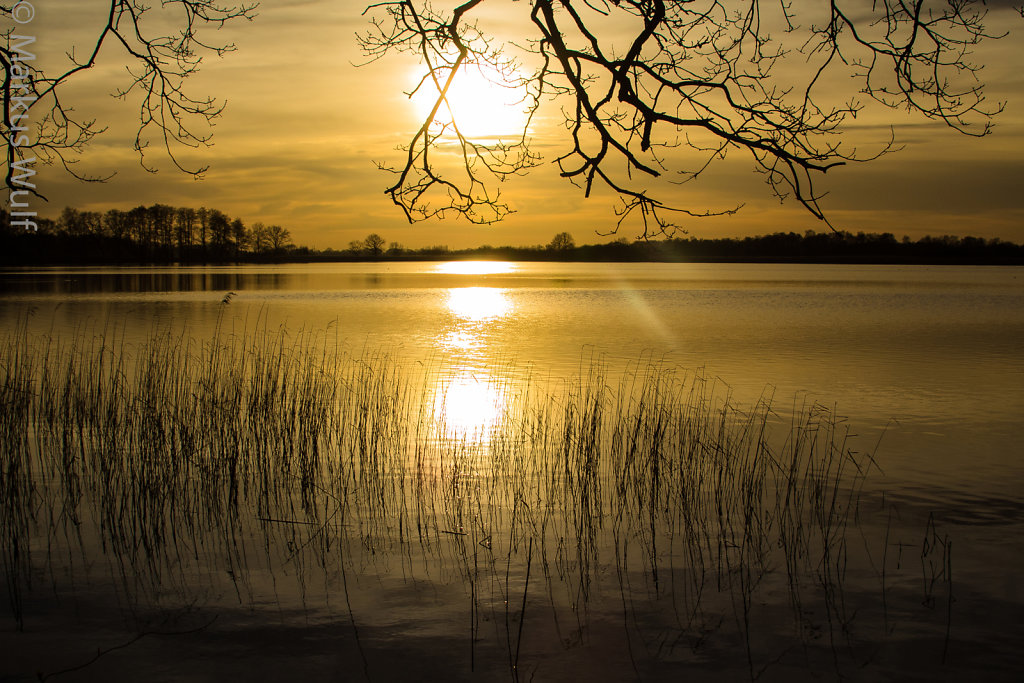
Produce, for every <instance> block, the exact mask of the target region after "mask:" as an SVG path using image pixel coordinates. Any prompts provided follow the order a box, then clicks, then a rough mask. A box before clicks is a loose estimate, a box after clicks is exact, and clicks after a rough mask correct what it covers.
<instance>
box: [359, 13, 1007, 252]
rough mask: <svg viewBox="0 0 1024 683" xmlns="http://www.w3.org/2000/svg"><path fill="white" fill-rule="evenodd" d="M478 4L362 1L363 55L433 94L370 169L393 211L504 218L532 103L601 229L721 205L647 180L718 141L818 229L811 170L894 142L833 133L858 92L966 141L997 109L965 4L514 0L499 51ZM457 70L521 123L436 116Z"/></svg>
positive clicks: (714, 152)
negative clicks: (395, 145)
mask: <svg viewBox="0 0 1024 683" xmlns="http://www.w3.org/2000/svg"><path fill="white" fill-rule="evenodd" d="M496 4H497V2H496V0H469V1H467V2H465V3H464V4H461V5H459V6H458V7H455V8H454V9H453V10H452V11H450V12H441V11H437V10H434V9H432V8H431V7H430V6H429V5H428V4H427V3H425V2H421V1H420V0H395V1H389V2H382V3H379V4H375V5H371V6H369V7H368V8H367V10H366V12H367V13H368V14H369V15H370V16H371V28H370V30H368V31H367V32H365V33H364V34H362V35H360V36H359V40H360V45H361V47H362V49H363V51H364V53H365V54H366V56H367V57H368V58H369V59H370V60H374V59H379V58H381V57H383V56H385V55H388V54H391V53H395V52H407V53H412V54H414V55H416V56H417V57H418V58H419V60H420V63H421V65H422V80H421V81H420V82H419V85H418V86H417V87H416V88H415V89H414V91H413V93H409V95H410V96H411V95H412V94H414V93H415V92H416V91H418V90H422V89H426V90H428V91H429V92H431V93H432V94H433V95H434V96H435V100H434V104H433V106H432V108H431V109H430V111H429V113H428V114H427V115H426V116H425V118H424V120H423V122H422V125H420V127H419V128H418V129H417V130H416V131H415V133H414V134H413V136H412V139H411V140H410V141H409V143H408V144H407V145H405V146H404V147H403V148H402V151H403V152H404V160H403V161H402V162H401V163H399V164H397V165H394V166H390V165H385V164H379V166H380V167H381V168H383V169H385V170H387V171H390V172H391V173H393V174H394V175H395V181H394V183H393V184H392V185H391V186H390V187H389V188H388V189H387V190H386V192H387V194H388V195H390V197H391V199H392V200H393V201H394V203H395V204H396V205H398V206H399V207H400V208H401V209H402V210H403V211H404V213H405V216H406V217H407V218H408V219H409V220H410V221H416V220H422V219H426V218H431V217H445V216H449V215H461V216H463V217H465V218H467V219H468V220H470V221H472V222H476V223H492V222H495V221H499V220H501V219H502V218H504V217H505V216H506V215H507V214H508V213H509V212H510V211H511V209H510V207H509V206H508V204H506V203H505V202H504V201H503V200H502V198H501V196H500V193H498V192H496V191H494V190H493V189H492V188H493V186H494V182H493V181H494V180H498V181H501V180H505V179H506V178H508V177H510V176H513V175H517V174H521V173H525V172H527V171H528V170H529V169H530V168H532V167H534V166H536V165H537V164H538V163H539V161H540V159H539V157H538V155H536V154H534V153H533V152H532V151H531V149H530V144H529V143H530V139H529V137H528V131H527V129H528V128H529V126H530V122H531V121H532V120H533V119H534V117H535V115H536V114H537V112H538V110H539V109H540V108H541V106H542V104H545V103H548V102H555V103H556V104H560V105H561V111H562V114H563V116H564V125H565V131H566V136H565V139H564V140H562V142H563V143H564V144H565V147H564V149H563V151H562V152H561V153H560V154H559V155H558V156H557V158H556V159H555V162H556V163H557V164H558V167H559V169H560V172H561V176H562V177H564V178H566V179H568V180H569V181H570V182H572V183H573V184H575V185H577V186H579V187H581V188H582V189H583V191H584V194H585V195H586V196H590V194H591V193H592V191H593V190H595V188H597V187H601V186H603V187H604V188H605V189H607V190H610V191H611V192H613V193H614V194H615V195H617V196H618V197H619V198H620V199H621V204H620V205H619V207H618V208H617V210H616V214H617V222H616V224H615V227H614V229H615V230H617V229H619V227H621V226H622V225H623V223H624V221H626V220H627V219H631V218H638V219H639V221H640V226H641V229H642V236H643V237H650V236H655V235H658V234H667V233H671V232H673V231H674V230H676V229H677V228H678V227H679V226H678V223H677V221H678V220H679V217H681V216H691V217H697V216H707V215H714V214H722V213H732V212H734V211H735V210H736V208H738V207H735V208H730V209H727V210H725V211H717V212H716V211H704V210H693V209H692V208H689V207H682V206H677V205H674V204H672V203H666V202H665V201H663V200H662V199H660V198H658V196H656V194H655V192H654V191H652V188H651V184H652V183H651V181H652V180H653V179H655V178H667V179H669V180H672V181H675V182H685V181H688V180H692V179H694V178H696V177H698V176H699V175H701V173H703V172H704V171H705V170H706V169H707V168H708V167H709V165H711V164H712V163H713V162H715V161H716V160H719V159H723V158H725V156H726V154H727V153H729V152H736V151H741V152H744V153H746V154H749V156H750V157H751V158H752V160H753V164H754V167H755V169H756V170H757V171H759V172H761V173H763V174H764V176H765V179H766V181H767V183H768V185H769V187H770V188H771V191H772V192H774V194H775V195H777V196H778V197H780V198H786V197H791V198H793V199H795V200H796V201H798V202H800V203H801V204H802V205H803V206H804V207H806V209H807V210H808V211H810V212H811V214H813V215H814V216H815V217H817V218H819V219H821V220H823V221H825V222H826V223H828V220H827V217H826V215H825V213H824V211H823V209H822V207H821V206H820V205H819V200H820V198H821V193H820V192H818V191H817V190H816V186H815V181H816V178H819V177H820V176H822V175H823V174H825V173H826V172H827V171H828V170H829V169H831V168H833V167H835V166H838V165H842V164H844V163H847V162H852V161H864V160H868V159H872V158H876V157H878V156H880V155H881V154H884V153H886V152H888V151H891V150H892V149H894V144H893V142H892V140H890V142H889V143H888V144H886V145H882V146H881V148H880V149H876V150H874V151H872V152H871V153H868V154H861V153H858V151H857V150H856V149H852V148H848V147H847V145H844V144H843V141H842V139H841V138H842V135H841V133H842V129H843V128H842V126H843V124H844V122H846V121H847V120H848V119H850V118H852V117H855V116H856V115H857V113H858V111H860V109H861V107H862V103H861V101H860V100H859V99H858V97H859V98H860V99H873V100H876V101H878V102H880V103H882V104H884V105H886V106H888V107H891V108H893V109H903V110H908V111H910V112H913V113H916V114H918V115H920V116H923V117H925V118H927V119H931V120H936V121H941V122H943V123H945V124H947V125H948V126H950V127H952V128H954V129H956V130H958V131H960V132H962V133H965V134H968V135H977V136H981V135H985V134H987V133H988V132H989V129H990V125H991V118H992V117H993V116H994V115H996V114H997V113H999V111H1001V109H1002V105H1001V104H994V105H990V104H988V103H987V102H986V100H985V96H984V92H983V88H982V84H981V82H980V81H979V80H978V77H977V76H978V71H979V70H980V66H979V65H976V64H974V63H972V62H971V61H970V53H971V49H972V48H973V47H974V46H975V45H977V44H978V43H980V42H981V41H982V40H984V39H987V38H993V37H997V36H995V35H993V34H992V33H991V32H989V31H988V30H987V29H986V26H985V23H984V22H985V18H986V13H987V9H986V6H985V2H984V1H981V0H874V1H873V2H871V3H868V2H863V1H857V2H854V1H852V0H850V1H849V2H842V1H840V0H831V1H829V0H817V1H816V2H806V3H803V2H802V3H800V6H799V11H798V10H797V8H796V5H795V3H791V2H787V1H786V0H764V1H761V0H675V1H672V0H516V1H514V2H512V3H511V4H509V3H508V2H506V3H505V4H504V8H505V11H506V12H512V11H515V8H517V7H518V8H520V11H521V12H523V13H525V15H526V16H524V17H523V18H524V22H525V20H527V19H528V21H529V24H528V26H529V27H530V29H529V31H530V32H531V34H530V35H524V36H522V40H519V41H518V42H515V43H509V44H507V45H502V46H495V42H496V41H495V40H494V39H492V37H490V36H489V35H488V34H487V33H486V32H485V31H484V30H483V29H482V28H481V27H480V19H479V18H478V17H474V15H475V14H480V12H481V8H482V7H483V6H485V5H487V6H490V5H496ZM810 13H813V15H811V16H809V14H810ZM524 25H526V24H525V23H524ZM769 29H771V30H769ZM773 32H774V34H778V36H779V37H776V35H773ZM526 63H529V64H530V71H529V73H526V72H525V67H524V66H523V65H524V64H526ZM471 66H479V67H486V68H487V70H488V71H489V72H490V73H493V74H497V77H496V80H500V81H502V83H500V85H503V86H505V87H510V88H518V89H520V91H521V92H523V93H524V96H523V104H522V106H523V109H524V112H525V120H526V124H525V126H524V128H523V131H522V134H521V135H517V137H516V138H515V139H513V140H510V141H509V140H500V141H498V142H494V141H493V140H491V141H488V140H474V139H471V137H470V136H469V135H466V134H464V131H462V130H460V128H459V126H458V124H457V123H456V122H455V121H456V116H455V114H457V112H449V111H448V110H450V109H451V108H453V107H454V106H455V104H454V103H453V102H452V101H451V98H450V97H449V92H450V90H451V86H452V83H453V81H454V79H455V77H456V74H457V73H458V72H459V71H460V70H464V69H466V68H467V67H471ZM830 76H842V77H845V79H846V80H845V82H847V83H855V86H854V89H853V91H852V92H848V93H847V95H844V96H843V97H844V102H843V103H842V104H838V105H836V104H825V103H824V102H825V101H827V100H829V99H830V98H829V97H828V94H827V93H825V94H823V91H824V90H825V89H826V88H825V84H826V79H828V78H829V77H830ZM833 86H834V81H833V83H831V84H829V89H833V90H834V87H833ZM430 88H433V89H432V90H431V89H430ZM448 113H451V116H448V115H446V114H448ZM682 152H688V154H687V155H686V157H687V158H686V160H685V161H681V159H682V157H683V156H684V155H683V154H682ZM453 153H454V154H453ZM694 153H696V154H697V155H698V157H697V159H696V160H694V158H693V155H694ZM453 158H454V159H456V161H453Z"/></svg>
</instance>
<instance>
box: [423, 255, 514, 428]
mask: <svg viewBox="0 0 1024 683" xmlns="http://www.w3.org/2000/svg"><path fill="white" fill-rule="evenodd" d="M442 265H443V266H446V267H462V268H465V269H467V270H463V271H461V272H470V271H469V269H473V268H476V269H477V270H475V271H473V272H481V271H482V270H483V269H484V267H485V266H486V267H495V266H502V265H511V264H500V263H495V262H458V263H450V264H442ZM445 303H446V304H447V307H448V311H449V313H450V314H451V316H452V317H451V321H450V323H449V324H448V325H447V326H446V328H445V329H444V331H443V332H441V333H440V334H439V335H438V336H437V338H436V340H435V344H436V346H437V347H439V348H441V349H443V350H444V351H445V353H446V354H448V356H447V358H446V364H450V365H449V366H448V368H447V369H446V370H445V371H444V372H441V373H439V374H438V377H437V380H436V381H435V382H434V388H433V392H432V393H433V396H434V398H433V412H434V415H435V417H437V418H438V422H439V424H440V426H441V432H442V435H443V436H444V437H446V438H451V437H458V438H463V437H468V438H474V439H478V440H480V441H481V442H484V443H485V442H487V441H489V439H490V433H491V431H492V430H493V428H494V427H495V426H496V425H497V424H498V422H499V421H500V420H501V417H502V415H503V414H504V411H505V410H506V399H505V395H506V393H507V389H508V387H507V386H505V383H503V382H502V381H501V380H500V379H499V375H500V373H499V372H498V369H497V367H496V365H497V364H498V362H497V360H496V359H495V358H494V357H493V354H494V352H495V350H494V349H491V348H489V340H490V339H491V338H492V333H493V330H494V327H495V326H496V325H498V324H499V323H500V322H502V321H504V320H506V319H508V318H509V317H510V316H512V314H513V313H514V312H515V305H514V303H513V301H512V299H511V297H510V296H509V292H508V290H505V289H500V288H497V287H455V288H452V289H449V290H447V292H446V293H445Z"/></svg>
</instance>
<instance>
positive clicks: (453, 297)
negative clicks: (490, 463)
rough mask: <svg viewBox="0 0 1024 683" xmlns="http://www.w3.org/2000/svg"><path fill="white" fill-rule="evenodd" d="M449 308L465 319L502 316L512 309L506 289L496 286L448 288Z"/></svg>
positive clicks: (485, 318)
mask: <svg viewBox="0 0 1024 683" xmlns="http://www.w3.org/2000/svg"><path fill="white" fill-rule="evenodd" d="M448 309H449V310H450V311H451V312H452V313H454V314H455V315H457V316H458V317H460V318H462V319H464V320H471V321H482V320H491V319H493V318H501V317H502V316H505V315H508V314H509V313H510V312H511V310H512V302H511V301H510V300H509V298H508V297H507V296H506V295H505V290H503V289H495V288H494V287H460V288H458V289H449V290H448Z"/></svg>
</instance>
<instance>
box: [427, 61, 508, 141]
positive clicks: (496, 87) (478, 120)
mask: <svg viewBox="0 0 1024 683" xmlns="http://www.w3.org/2000/svg"><path fill="white" fill-rule="evenodd" d="M421 75H422V74H419V75H418V76H417V78H419V76H421ZM517 80H518V75H517V74H515V73H514V72H512V73H509V74H507V75H506V74H504V73H502V72H501V71H499V70H498V69H496V68H495V67H493V66H490V65H488V64H463V65H462V66H461V67H460V68H459V71H458V73H456V74H455V79H454V80H453V81H452V85H451V87H450V88H449V89H448V94H447V97H446V98H445V99H446V100H447V105H446V104H445V103H442V104H441V107H440V108H439V109H438V111H437V116H436V117H435V123H436V124H450V123H452V121H453V120H454V123H455V125H456V126H458V129H459V132H461V133H462V135H463V136H464V137H467V138H472V139H481V138H503V139H508V138H512V137H520V136H521V135H522V134H523V129H524V127H525V126H526V123H527V112H526V109H527V106H528V104H527V98H526V89H525V87H523V86H521V85H518V84H517V83H516V81H517ZM441 85H442V87H443V85H444V82H443V81H442V82H441ZM438 92H439V91H438V88H437V87H435V85H434V83H433V81H428V82H426V83H424V85H423V87H421V88H420V89H419V90H418V91H417V92H416V94H415V95H413V97H412V101H413V104H414V106H415V110H416V115H417V117H419V118H420V119H421V120H422V119H425V118H426V117H427V115H429V114H430V110H431V108H432V107H433V106H434V103H435V102H436V101H437V97H438Z"/></svg>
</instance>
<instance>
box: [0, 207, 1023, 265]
mask: <svg viewBox="0 0 1024 683" xmlns="http://www.w3.org/2000/svg"><path fill="white" fill-rule="evenodd" d="M5 218H6V214H0V219H5ZM36 223H37V224H38V225H39V232H37V233H26V232H24V231H21V230H15V229H12V228H11V227H10V226H9V224H8V222H7V221H6V220H0V263H3V264H4V265H43V264H83V265H84V264H117V263H233V262H253V261H276V262H281V261H299V262H301V261H367V260H385V261H400V260H428V259H430V260H433V259H472V258H487V259H504V260H517V261H541V260H557V261H687V262H763V263H936V264H941V263H949V264H1010V265H1024V245H1021V244H1016V243H1013V242H1006V241H1003V240H999V239H982V238H979V237H954V236H950V235H944V236H941V237H931V236H928V237H922V238H920V239H918V240H911V239H910V238H908V237H903V238H902V239H897V237H896V236H895V235H893V234H892V233H888V232H887V233H882V234H878V233H870V234H867V233H863V232H859V233H856V234H854V233H850V232H843V231H830V232H814V231H811V230H808V231H807V232H804V233H802V234H800V233H796V232H777V233H774V234H771V235H762V236H759V237H743V238H717V239H705V238H698V237H688V236H687V237H678V238H673V239H663V240H649V241H647V240H637V241H630V240H628V239H625V238H619V239H618V240H616V241H614V242H609V243H605V244H586V245H581V246H578V245H577V244H576V242H575V240H574V239H573V237H572V235H570V234H569V233H567V232H560V233H558V234H557V235H555V236H554V238H553V239H552V240H551V241H550V242H549V243H548V244H546V245H540V244H538V245H535V246H529V247H511V246H506V247H493V246H490V245H486V246H482V247H476V248H472V249H449V248H448V247H447V246H444V245H436V246H431V247H424V248H419V249H409V248H406V247H404V246H402V245H401V244H399V243H397V242H390V243H389V242H388V241H387V240H385V239H384V238H383V237H382V236H381V235H379V234H377V233H371V234H370V235H368V236H367V237H366V239H364V240H354V241H352V242H350V243H349V245H348V247H347V248H344V249H322V250H317V249H312V248H310V247H302V246H295V245H294V244H293V243H292V239H291V234H290V232H289V230H288V229H286V228H282V227H281V226H278V225H270V226H267V225H264V224H263V223H259V222H257V223H253V225H252V226H251V227H249V226H247V225H245V223H244V222H243V221H242V220H241V219H238V218H231V217H230V216H228V215H227V214H225V213H223V212H222V211H219V210H217V209H207V208H199V209H192V208H176V207H171V206H166V205H163V204H154V205H153V206H148V207H145V206H139V207H136V208H134V209H132V210H130V211H119V210H116V209H112V210H110V211H107V212H105V213H100V212H94V211H79V210H77V209H72V208H66V209H64V211H63V213H61V216H60V218H58V219H57V220H49V219H37V220H36Z"/></svg>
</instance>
